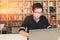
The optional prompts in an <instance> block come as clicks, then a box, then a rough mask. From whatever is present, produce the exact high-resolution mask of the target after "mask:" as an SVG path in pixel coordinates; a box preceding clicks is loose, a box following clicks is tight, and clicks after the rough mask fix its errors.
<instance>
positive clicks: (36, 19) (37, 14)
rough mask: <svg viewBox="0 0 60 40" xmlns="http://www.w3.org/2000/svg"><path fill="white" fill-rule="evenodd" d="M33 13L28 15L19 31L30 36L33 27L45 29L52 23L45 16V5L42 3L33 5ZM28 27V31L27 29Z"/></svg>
mask: <svg viewBox="0 0 60 40" xmlns="http://www.w3.org/2000/svg"><path fill="white" fill-rule="evenodd" d="M32 11H33V15H31V16H28V17H26V19H25V21H24V22H23V24H22V27H20V30H19V33H20V34H22V35H25V36H27V37H28V36H29V30H31V29H45V28H48V26H49V25H50V24H49V22H48V20H47V19H46V17H45V16H43V15H42V14H43V6H42V5H41V4H40V3H35V4H33V6H32ZM26 28H27V29H28V32H26V31H25V29H26Z"/></svg>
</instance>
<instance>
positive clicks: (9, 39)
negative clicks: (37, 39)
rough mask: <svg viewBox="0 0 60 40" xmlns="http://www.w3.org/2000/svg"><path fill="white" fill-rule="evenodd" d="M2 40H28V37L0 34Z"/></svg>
mask: <svg viewBox="0 0 60 40" xmlns="http://www.w3.org/2000/svg"><path fill="white" fill-rule="evenodd" d="M0 40H27V37H25V36H22V35H20V34H0Z"/></svg>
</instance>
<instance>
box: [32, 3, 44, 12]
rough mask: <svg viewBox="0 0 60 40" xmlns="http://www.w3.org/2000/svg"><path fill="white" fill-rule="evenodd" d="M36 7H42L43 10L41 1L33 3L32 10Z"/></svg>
mask: <svg viewBox="0 0 60 40" xmlns="http://www.w3.org/2000/svg"><path fill="white" fill-rule="evenodd" d="M35 8H42V11H43V5H42V4H40V3H35V4H33V6H32V10H33V11H34V9H35Z"/></svg>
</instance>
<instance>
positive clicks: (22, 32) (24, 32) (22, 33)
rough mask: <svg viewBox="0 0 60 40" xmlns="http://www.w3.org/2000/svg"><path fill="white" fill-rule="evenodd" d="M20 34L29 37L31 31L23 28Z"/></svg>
mask: <svg viewBox="0 0 60 40" xmlns="http://www.w3.org/2000/svg"><path fill="white" fill-rule="evenodd" d="M19 34H21V35H23V36H26V37H29V33H27V32H26V31H23V30H21V31H20V32H19Z"/></svg>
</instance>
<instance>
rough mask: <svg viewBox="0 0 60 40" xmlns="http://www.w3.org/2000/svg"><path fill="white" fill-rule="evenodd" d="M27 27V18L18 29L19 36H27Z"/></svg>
mask: <svg viewBox="0 0 60 40" xmlns="http://www.w3.org/2000/svg"><path fill="white" fill-rule="evenodd" d="M27 25H28V17H26V18H25V20H24V22H23V24H22V26H21V27H20V29H19V34H22V35H24V36H29V33H27V30H26V28H27Z"/></svg>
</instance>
